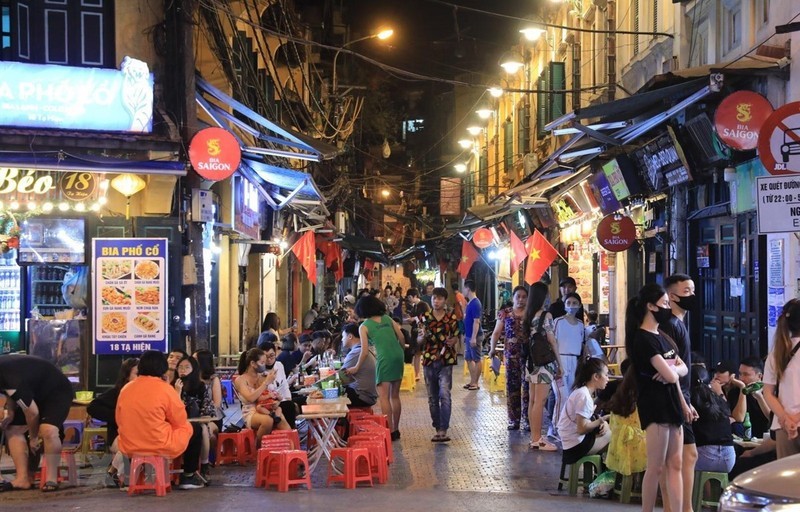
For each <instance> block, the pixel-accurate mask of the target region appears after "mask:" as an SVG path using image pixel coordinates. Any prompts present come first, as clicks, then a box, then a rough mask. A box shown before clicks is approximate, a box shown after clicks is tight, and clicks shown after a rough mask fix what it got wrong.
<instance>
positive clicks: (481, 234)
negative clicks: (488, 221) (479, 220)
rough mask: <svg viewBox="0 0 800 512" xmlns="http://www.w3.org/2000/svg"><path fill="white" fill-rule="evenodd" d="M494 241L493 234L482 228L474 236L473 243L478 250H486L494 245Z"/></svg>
mask: <svg viewBox="0 0 800 512" xmlns="http://www.w3.org/2000/svg"><path fill="white" fill-rule="evenodd" d="M493 240H494V235H492V232H491V231H489V230H488V229H487V228H480V229H478V230H477V231H475V234H474V235H472V243H473V244H475V247H477V248H478V249H486V248H487V247H489V246H490V245H492V241H493Z"/></svg>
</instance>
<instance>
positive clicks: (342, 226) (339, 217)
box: [335, 212, 347, 233]
mask: <svg viewBox="0 0 800 512" xmlns="http://www.w3.org/2000/svg"><path fill="white" fill-rule="evenodd" d="M335 220H336V222H335V224H336V231H337V232H339V233H346V232H347V213H346V212H336V219H335Z"/></svg>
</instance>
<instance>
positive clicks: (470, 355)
mask: <svg viewBox="0 0 800 512" xmlns="http://www.w3.org/2000/svg"><path fill="white" fill-rule="evenodd" d="M464 359H465V360H467V361H473V362H475V361H480V360H481V344H480V341H478V345H477V346H476V347H473V346H472V344H471V343H470V342H469V340H465V341H464Z"/></svg>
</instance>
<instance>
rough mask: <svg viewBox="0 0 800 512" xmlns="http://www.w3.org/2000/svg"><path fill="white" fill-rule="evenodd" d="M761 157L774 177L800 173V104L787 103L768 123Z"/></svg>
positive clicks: (761, 141)
mask: <svg viewBox="0 0 800 512" xmlns="http://www.w3.org/2000/svg"><path fill="white" fill-rule="evenodd" d="M758 156H759V158H761V163H762V164H764V168H765V169H766V170H767V172H769V173H770V174H775V175H781V174H795V173H800V101H795V102H792V103H787V104H786V105H784V106H782V107H780V108H778V109H777V110H775V112H773V113H772V114H771V115H770V116H769V117H768V118H767V120H766V121H764V126H762V127H761V131H760V132H759V133H758Z"/></svg>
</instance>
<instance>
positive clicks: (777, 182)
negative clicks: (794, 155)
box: [756, 173, 800, 234]
mask: <svg viewBox="0 0 800 512" xmlns="http://www.w3.org/2000/svg"><path fill="white" fill-rule="evenodd" d="M756 199H757V202H756V211H757V213H758V232H759V233H761V234H764V233H794V232H797V231H800V173H798V174H795V175H791V174H789V175H784V176H760V177H758V178H756Z"/></svg>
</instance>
